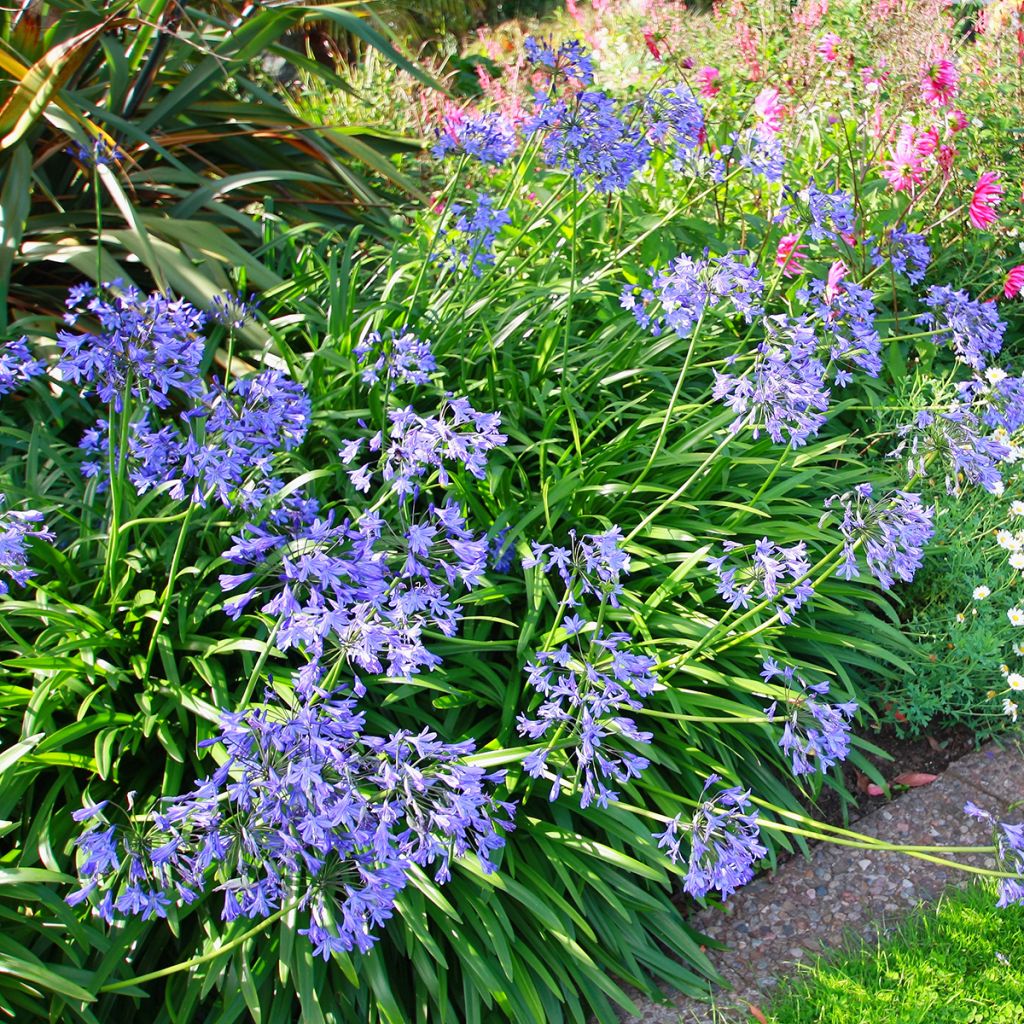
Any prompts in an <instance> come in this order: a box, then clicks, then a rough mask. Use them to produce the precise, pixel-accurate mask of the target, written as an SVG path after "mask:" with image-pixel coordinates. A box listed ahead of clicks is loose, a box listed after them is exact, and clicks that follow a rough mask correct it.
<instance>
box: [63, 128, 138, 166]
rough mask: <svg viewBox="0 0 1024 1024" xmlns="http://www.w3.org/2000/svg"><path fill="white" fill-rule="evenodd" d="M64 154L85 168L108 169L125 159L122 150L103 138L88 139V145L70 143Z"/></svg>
mask: <svg viewBox="0 0 1024 1024" xmlns="http://www.w3.org/2000/svg"><path fill="white" fill-rule="evenodd" d="M65 152H66V153H68V154H69V155H70V156H72V157H74V159H75V160H77V161H78V162H79V163H81V164H85V166H86V167H110V166H112V165H113V164H119V163H120V162H121V161H122V160H124V158H125V154H124V152H123V151H122V149H121V148H120V147H119V146H117V145H116V144H114V143H113V142H108V141H107V140H106V139H105V138H104V137H103V136H97V137H96V138H94V139H90V140H89V143H88V145H86V144H84V143H81V142H72V143H71V145H70V146H68V147H67V149H66V150H65Z"/></svg>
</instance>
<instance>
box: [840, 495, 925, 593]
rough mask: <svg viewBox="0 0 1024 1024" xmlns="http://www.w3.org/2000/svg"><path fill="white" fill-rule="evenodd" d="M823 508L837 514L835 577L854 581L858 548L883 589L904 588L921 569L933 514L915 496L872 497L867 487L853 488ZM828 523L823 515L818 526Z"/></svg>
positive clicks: (857, 571)
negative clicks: (839, 543) (839, 554)
mask: <svg viewBox="0 0 1024 1024" xmlns="http://www.w3.org/2000/svg"><path fill="white" fill-rule="evenodd" d="M825 508H826V509H832V508H837V509H842V511H843V517H842V520H841V521H840V523H839V530H840V532H841V533H842V535H843V541H844V543H843V561H842V563H841V564H840V566H839V568H838V570H837V572H838V574H839V575H840V576H842V577H843V579H848V580H849V579H854V578H855V577H858V576H860V566H859V564H858V561H857V550H858V548H861V547H862V548H863V549H864V555H865V561H866V562H867V567H868V572H870V573H871V575H872V576H874V577H875V579H876V580H878V582H879V583H880V584H881V585H882V588H883V589H884V590H889V589H890V588H891V587H892V585H893V584H894V583H895V582H896V580H901V581H902V582H903V583H910V582H911V581H912V580H913V579H914V574H915V573H916V572H917V570H918V569H920V568H921V564H922V562H923V560H924V549H925V547H926V546H927V544H928V542H929V541H930V540H931V538H932V534H933V533H934V532H935V526H934V523H933V519H934V516H935V510H934V509H933V508H931V507H929V506H926V505H923V504H922V503H921V496H920V495H919V494H909V493H907V492H906V491H890V492H889V493H888V494H886V495H885V496H884V497H881V498H875V497H874V489H873V487H872V486H871V484H858V485H857V486H856V487H855V488H854V489H853V490H852V491H847V492H846V493H845V494H834V495H832V497H830V498H827V499H826V500H825ZM827 518H829V515H828V513H826V515H825V516H823V517H822V522H823V523H824V521H825V520H826V519H827Z"/></svg>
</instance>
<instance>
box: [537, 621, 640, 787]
mask: <svg viewBox="0 0 1024 1024" xmlns="http://www.w3.org/2000/svg"><path fill="white" fill-rule="evenodd" d="M562 626H563V629H564V630H565V632H566V633H567V634H568V640H567V642H566V643H564V644H563V645H562V646H561V647H559V648H558V649H557V650H553V651H539V652H538V653H537V654H536V655H535V657H534V659H533V661H531V662H530V663H529V664H528V665H527V683H528V684H529V686H530V688H531V689H532V690H534V691H536V692H537V693H539V694H541V695H542V696H543V698H544V700H543V702H542V703H541V704H540V706H539V707H537V708H536V709H535V710H534V711H532V712H531V713H530V714H520V715H519V716H518V719H517V723H518V726H517V727H518V730H519V734H520V735H521V736H527V737H529V738H530V739H532V740H541V739H545V738H547V739H548V741H549V742H548V745H547V746H545V747H541V748H539V749H538V750H535V751H533V752H532V753H530V754H528V755H527V756H526V757H525V758H524V759H523V768H524V770H525V771H526V772H527V773H528V774H529V775H531V776H532V777H533V778H537V777H538V776H540V775H542V774H543V773H544V772H545V771H548V772H549V773H554V782H553V784H552V787H551V796H550V799H551V800H555V799H557V798H558V796H559V794H560V793H561V790H562V788H563V786H564V784H565V776H566V774H567V773H568V774H570V775H571V780H570V781H571V785H572V788H573V789H574V790H576V789H578V790H579V795H580V806H581V807H589V806H590V804H591V802H596V803H597V805H598V806H599V807H607V806H608V804H609V803H610V802H612V801H614V800H617V799H618V793H617V792H616V791H615V790H614V789H612V788H611V787H610V786H609V785H608V783H612V784H615V783H620V784H621V783H626V782H628V781H629V780H630V779H635V778H638V777H639V776H640V773H641V772H643V770H644V769H645V768H646V767H647V765H648V763H649V762H648V760H647V758H645V757H641V756H640V755H638V754H636V753H634V752H633V751H631V750H628V749H625V748H623V747H622V745H621V744H622V741H623V740H628V741H630V742H632V743H650V741H651V733H649V732H643V731H641V730H640V729H638V728H637V724H636V721H635V720H634V718H633V717H632V716H631V714H630V713H631V712H635V711H638V710H640V709H641V708H642V707H643V701H642V698H645V697H649V696H650V695H651V694H652V693H653V692H654V689H655V686H656V685H657V679H656V677H655V675H654V672H653V669H654V659H653V658H650V657H648V656H647V655H642V654H633V653H632V652H631V651H630V650H629V649H628V647H629V645H630V644H631V642H632V638H631V637H630V635H629V634H628V633H622V632H606V631H605V630H603V629H601V628H600V627H597V628H595V629H594V630H593V632H591V633H590V634H589V635H585V634H584V630H585V628H586V626H587V623H586V621H585V620H584V619H582V618H580V617H579V616H570V617H569V618H568V619H566V620H565V621H564V622H563V623H562ZM553 755H554V756H553Z"/></svg>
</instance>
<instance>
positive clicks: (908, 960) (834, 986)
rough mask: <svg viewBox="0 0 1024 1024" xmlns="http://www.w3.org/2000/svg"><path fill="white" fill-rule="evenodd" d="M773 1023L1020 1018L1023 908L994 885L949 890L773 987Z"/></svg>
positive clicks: (928, 1023) (1002, 1021) (969, 1022)
mask: <svg viewBox="0 0 1024 1024" xmlns="http://www.w3.org/2000/svg"><path fill="white" fill-rule="evenodd" d="M768 1018H769V1020H770V1021H771V1022H772V1024H1021V1022H1024V908H1022V907H1019V906H1014V907H1009V908H1007V909H1005V910H1000V909H998V908H996V906H995V889H994V886H988V885H974V886H972V887H970V888H969V889H967V890H965V891H952V892H950V893H949V894H947V895H946V896H945V897H943V899H942V900H941V901H940V902H939V903H938V904H937V905H936V906H934V907H931V908H928V909H927V910H922V911H921V912H920V913H918V914H916V915H914V916H912V917H911V918H909V919H908V920H907V921H906V922H904V923H903V924H902V925H901V926H900V927H899V928H898V929H897V930H896V931H895V932H893V933H892V934H890V935H888V936H886V937H885V938H883V939H881V940H879V941H877V942H876V943H874V944H867V943H864V944H862V945H861V946H860V947H859V948H854V949H853V950H852V951H848V952H846V953H843V954H831V955H829V956H826V957H822V958H821V959H819V961H818V962H817V963H815V964H812V965H808V966H807V967H804V968H802V969H801V973H800V975H799V976H798V977H796V978H794V979H792V980H789V981H786V982H784V983H783V985H782V987H781V988H780V992H779V995H778V997H777V998H776V1001H775V1002H774V1003H773V1005H772V1010H771V1012H770V1013H769V1014H768Z"/></svg>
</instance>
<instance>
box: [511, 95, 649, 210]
mask: <svg viewBox="0 0 1024 1024" xmlns="http://www.w3.org/2000/svg"><path fill="white" fill-rule="evenodd" d="M628 115H629V111H628V109H625V108H624V109H620V108H619V107H618V105H617V104H616V103H615V101H614V100H613V99H612V98H611V96H609V95H607V93H603V92H598V91H594V92H581V93H577V94H575V95H568V96H555V95H548V96H541V97H539V99H538V103H537V106H536V109H535V111H534V114H533V117H531V118H530V119H529V120H528V121H527V122H526V123H525V125H524V126H523V127H524V131H525V132H526V133H527V134H528V135H538V134H539V135H541V136H542V139H543V142H542V146H541V151H542V153H543V155H544V161H545V163H547V165H548V166H549V167H557V168H559V169H561V170H564V171H568V172H569V173H570V174H571V175H572V176H573V178H574V179H576V181H579V182H585V183H587V184H589V185H590V186H591V187H592V188H593V189H594V191H595V192H614V191H616V190H617V189H623V188H625V187H626V186H627V185H628V184H629V183H630V182H631V181H632V180H633V178H634V177H635V176H636V174H637V172H638V171H640V170H641V168H643V166H644V165H645V164H646V163H647V161H648V159H649V158H650V155H651V146H650V143H649V142H648V141H647V140H646V138H644V136H643V134H642V133H641V132H639V131H637V130H636V129H634V128H633V127H631V126H630V124H628V123H627V120H626V118H627V117H628Z"/></svg>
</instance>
